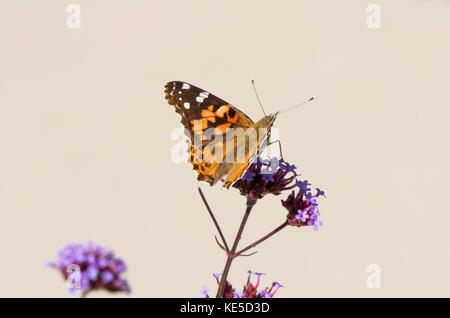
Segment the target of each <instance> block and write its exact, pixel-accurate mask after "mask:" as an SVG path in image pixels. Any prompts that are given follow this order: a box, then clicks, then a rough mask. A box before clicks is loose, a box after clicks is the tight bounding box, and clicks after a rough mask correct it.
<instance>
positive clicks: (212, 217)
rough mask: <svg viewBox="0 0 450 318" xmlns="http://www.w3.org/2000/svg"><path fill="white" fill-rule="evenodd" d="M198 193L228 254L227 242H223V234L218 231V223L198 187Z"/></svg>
mask: <svg viewBox="0 0 450 318" xmlns="http://www.w3.org/2000/svg"><path fill="white" fill-rule="evenodd" d="M198 192H199V193H200V196H201V198H202V200H203V203H204V204H205V206H206V209H207V210H208V213H209V215H210V216H211V219H212V220H213V222H214V225H215V226H216V229H217V232H219V235H220V238H221V239H222V242H223V245H224V246H225V249H226V252H227V253H228V252H229V251H230V249H229V248H228V245H227V241H226V240H225V236H223V233H222V230H221V229H220V226H219V223H218V222H217V220H216V217H215V216H214V214H213V212H212V210H211V208H210V207H209V204H208V202H207V201H206V198H205V196H204V195H203V191H202V189H200V187H198Z"/></svg>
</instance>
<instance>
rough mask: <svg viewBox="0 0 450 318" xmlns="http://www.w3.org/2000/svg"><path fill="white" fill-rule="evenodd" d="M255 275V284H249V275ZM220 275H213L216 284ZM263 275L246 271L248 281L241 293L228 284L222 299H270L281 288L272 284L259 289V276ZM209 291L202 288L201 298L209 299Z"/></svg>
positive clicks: (279, 285) (278, 284)
mask: <svg viewBox="0 0 450 318" xmlns="http://www.w3.org/2000/svg"><path fill="white" fill-rule="evenodd" d="M252 274H253V275H255V276H256V277H257V279H256V283H255V284H254V285H253V283H252V282H251V275H252ZM221 275H222V274H214V275H213V276H214V278H215V279H216V281H217V284H219V283H220V281H219V278H220V276H221ZM263 275H265V274H263V273H253V272H251V271H248V279H247V283H246V284H245V285H244V288H243V290H242V291H239V292H238V291H236V290H235V289H234V288H233V286H231V284H230V283H229V282H227V283H226V285H225V292H224V298H272V297H273V296H274V295H275V293H276V292H277V291H278V289H279V288H280V287H283V286H281V284H280V283H277V282H273V283H272V286H270V287H266V288H265V289H262V290H261V289H259V290H258V288H259V284H260V281H261V276H263ZM208 291H209V289H207V288H206V287H203V289H202V297H205V298H209V295H208Z"/></svg>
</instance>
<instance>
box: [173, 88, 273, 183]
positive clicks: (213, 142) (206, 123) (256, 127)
mask: <svg viewBox="0 0 450 318" xmlns="http://www.w3.org/2000/svg"><path fill="white" fill-rule="evenodd" d="M165 94H166V99H167V101H168V102H169V104H170V105H172V106H174V107H175V111H176V112H177V113H179V114H180V115H181V123H182V124H183V125H184V127H185V128H186V130H185V132H186V135H187V136H188V137H189V142H188V153H189V154H190V163H191V164H192V166H193V169H194V170H195V171H196V172H197V174H198V177H197V179H198V180H200V181H205V182H208V183H209V184H210V185H214V184H215V183H216V182H217V181H218V180H221V181H223V182H224V184H223V187H225V188H227V189H228V188H229V187H230V186H231V185H232V184H233V183H234V182H236V181H237V180H238V179H239V178H240V177H241V176H242V175H243V174H244V172H245V171H246V170H247V167H248V166H249V164H250V163H251V162H252V161H253V160H254V159H256V158H257V156H258V154H259V151H260V150H261V148H262V147H263V146H262V144H263V142H265V141H268V139H269V138H270V129H271V128H272V125H273V122H274V121H275V118H276V115H277V113H275V114H273V115H268V116H264V117H263V118H262V119H260V120H259V121H258V122H256V123H254V122H253V121H252V120H251V119H250V118H249V117H248V116H247V115H245V114H244V113H243V112H241V111H240V110H239V109H237V108H236V107H234V106H232V105H230V104H229V103H227V102H226V101H224V100H222V99H220V98H218V97H216V96H214V95H213V94H210V93H208V92H207V91H205V90H202V89H200V88H198V87H196V86H194V85H191V84H188V83H185V82H177V81H175V82H168V83H167V84H166V85H165ZM230 130H231V131H234V136H237V137H240V136H244V138H235V137H233V138H232V139H231V140H232V144H229V143H227V142H226V141H225V140H228V141H229V140H230V139H227V138H225V136H227V133H228V132H229V131H230ZM208 131H209V133H208ZM211 135H214V136H215V138H214V139H213V138H210V137H211ZM245 136H250V137H254V139H253V140H255V142H253V143H252V142H247V141H246V139H245ZM218 137H223V138H218ZM250 139H251V138H250ZM194 140H197V141H199V142H194ZM227 145H228V150H227ZM218 150H221V151H218ZM236 153H237V154H239V153H242V154H243V157H244V158H242V159H243V160H236V157H235V154H236ZM230 154H231V156H232V158H233V159H234V160H231V161H230V160H226V159H229V158H230V156H229V155H230Z"/></svg>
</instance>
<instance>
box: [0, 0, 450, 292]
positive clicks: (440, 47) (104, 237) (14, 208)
mask: <svg viewBox="0 0 450 318" xmlns="http://www.w3.org/2000/svg"><path fill="white" fill-rule="evenodd" d="M372 2H375V3H379V4H380V5H381V8H382V22H381V23H382V25H381V29H377V30H373V29H368V28H367V27H366V17H367V13H366V7H367V5H368V4H369V3H372ZM69 3H70V2H69V1H56V0H54V1H2V3H1V4H0V39H1V54H0V57H1V58H0V251H1V262H0V264H1V265H0V269H1V273H2V279H1V281H2V288H1V289H0V296H8V297H9V296H26V297H35V296H43V297H65V296H66V291H65V286H64V284H63V282H62V280H61V277H60V276H59V275H58V274H57V273H56V272H55V271H52V270H44V269H43V264H44V262H45V261H46V260H47V259H52V258H55V256H56V252H57V251H58V250H59V249H60V248H61V247H62V246H63V245H64V244H65V243H66V242H67V241H70V240H76V241H83V242H85V241H87V240H89V239H92V240H94V241H95V242H99V243H102V244H105V245H106V246H109V247H110V248H112V249H114V251H115V252H116V254H117V255H118V256H120V257H122V258H123V259H124V260H125V261H126V263H127V265H128V268H129V271H128V273H127V277H128V279H129V281H130V284H131V286H132V288H133V293H132V295H131V296H134V297H194V296H197V295H199V293H200V289H201V287H202V286H209V287H211V288H214V290H215V288H216V285H215V282H214V279H213V278H212V276H211V274H212V273H216V272H220V271H222V268H223V264H224V254H223V253H222V251H221V250H219V249H218V247H217V246H216V243H215V242H214V239H213V236H214V234H215V231H214V227H213V225H212V223H211V221H210V219H209V218H208V216H207V213H206V210H205V208H204V206H203V204H202V202H201V201H200V198H199V196H198V193H197V190H196V187H197V182H196V180H195V176H194V172H193V171H192V170H191V169H190V167H189V166H187V165H183V164H175V163H173V162H172V161H171V156H170V151H171V148H172V146H173V145H174V142H173V141H172V140H171V138H170V134H171V132H172V130H173V129H174V128H176V127H179V125H180V121H179V117H178V115H176V114H175V113H174V112H173V111H172V110H171V109H170V107H169V106H168V105H167V103H166V101H165V99H164V94H163V86H164V83H165V82H166V81H170V80H184V81H188V82H191V83H193V84H195V85H197V86H200V87H202V88H204V89H206V90H208V91H210V92H212V93H214V94H216V95H218V96H220V97H222V98H223V99H225V100H227V101H228V102H230V103H232V104H234V105H236V106H238V107H239V108H240V109H241V110H243V111H244V112H246V113H247V114H248V115H249V116H251V117H252V118H254V119H259V118H260V117H261V115H262V114H261V111H260V109H259V106H258V104H257V101H256V98H255V96H254V94H253V92H252V90H251V86H250V82H249V80H250V78H251V77H253V78H255V80H256V82H257V86H258V89H259V92H260V95H261V99H262V101H263V104H264V105H265V108H266V110H267V111H268V112H274V111H276V110H279V109H282V108H285V107H289V106H292V105H294V104H295V103H297V102H299V101H301V100H304V99H306V98H308V97H310V96H312V95H314V96H316V98H317V101H315V102H314V103H311V104H310V105H308V106H305V107H302V108H301V109H298V110H296V111H292V112H290V113H288V114H286V115H282V116H280V117H279V119H278V120H277V122H276V125H277V127H278V128H280V137H281V140H282V143H283V151H284V156H285V158H286V159H287V160H288V161H290V162H291V163H295V164H296V165H297V166H299V167H300V169H301V172H302V174H303V177H304V178H307V179H308V180H310V181H311V182H312V183H313V186H319V187H320V188H323V189H324V190H326V193H327V198H326V199H324V200H321V202H320V210H321V214H322V220H323V222H324V226H323V228H321V230H320V231H318V232H314V231H312V229H311V228H303V229H295V228H288V229H286V230H284V231H282V232H281V233H280V234H278V235H277V236H275V237H274V238H273V239H271V240H269V241H267V242H265V243H263V244H262V245H261V246H259V247H258V248H257V249H256V250H258V251H259V252H258V253H257V254H256V255H254V256H252V257H248V258H240V259H238V260H237V261H235V263H234V265H233V267H232V270H231V275H230V280H231V282H232V283H233V284H234V285H236V287H240V286H241V285H243V284H244V282H245V279H246V271H247V270H248V269H252V270H256V271H261V272H265V273H267V276H266V277H264V281H263V284H266V285H268V284H270V283H271V282H272V281H273V280H277V281H279V282H281V283H282V284H284V285H285V286H286V287H285V288H283V289H282V290H280V292H279V294H278V295H277V296H279V297H309V296H325V297H328V296H344V297H348V296H361V297H372V296H374V297H380V296H388V297H392V296H447V297H448V296H450V288H449V283H450V271H449V265H450V252H449V249H448V240H449V238H450V236H449V230H448V228H449V222H450V214H449V204H448V179H449V177H450V169H449V165H448V161H449V157H450V152H449V150H448V136H449V128H448V121H449V116H450V111H449V102H450V91H449V90H448V87H449V73H450V61H449V56H450V41H449V39H448V35H449V31H450V20H449V18H448V17H449V14H450V2H449V1H444V0H440V1H439V0H427V1H425V0H423V1H419V0H415V1H414V0H410V1H406V0H405V1H402V0H397V1H361V0H355V1H332V0H328V1H317V0H316V1H300V0H297V1H283V2H281V3H280V2H279V1H167V2H164V3H162V2H161V1H158V2H156V1H111V0H108V1H87V0H83V1H81V0H79V1H77V2H76V3H79V4H80V5H81V10H82V12H81V14H82V16H81V18H82V22H81V23H82V26H81V29H79V30H71V29H68V28H67V27H66V21H65V20H66V17H67V13H66V7H67V5H68V4H69ZM202 187H203V189H205V194H206V195H207V198H208V199H209V201H210V204H211V206H212V207H213V209H214V211H215V212H216V216H217V218H218V219H219V221H220V222H221V224H222V225H223V228H224V231H225V233H226V235H227V237H229V241H231V239H232V236H234V233H235V231H236V229H237V227H238V224H239V222H240V219H241V215H242V213H243V208H244V200H243V198H242V197H240V196H239V195H238V193H237V192H236V191H235V190H230V191H225V190H221V189H219V187H215V188H210V187H209V186H208V185H206V184H202ZM283 197H285V195H282V196H280V197H267V198H265V199H264V200H263V201H261V202H259V203H258V205H257V207H256V208H255V210H254V213H253V215H251V218H250V221H249V223H250V224H249V227H248V228H247V230H246V231H245V233H244V237H243V243H250V242H251V241H253V240H255V239H257V238H259V236H261V235H263V234H265V233H266V232H268V231H269V230H271V229H272V228H273V227H275V226H276V225H278V224H279V223H281V222H282V221H283V218H284V216H285V211H284V210H283V208H281V205H280V202H279V201H280V199H281V198H283ZM373 263H374V264H378V265H380V266H381V270H382V273H381V275H382V277H381V279H382V283H381V284H382V285H381V288H380V289H369V288H367V287H366V278H367V275H368V274H367V273H366V268H367V266H368V265H369V264H373ZM95 296H110V295H109V294H107V293H101V292H100V293H96V294H92V297H95ZM114 297H116V296H114ZM117 297H120V295H117Z"/></svg>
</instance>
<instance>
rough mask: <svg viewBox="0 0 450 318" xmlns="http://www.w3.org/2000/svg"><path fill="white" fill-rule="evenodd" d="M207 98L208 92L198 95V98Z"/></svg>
mask: <svg viewBox="0 0 450 318" xmlns="http://www.w3.org/2000/svg"><path fill="white" fill-rule="evenodd" d="M208 96H209V93H208V92H201V93H200V97H203V98H208Z"/></svg>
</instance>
